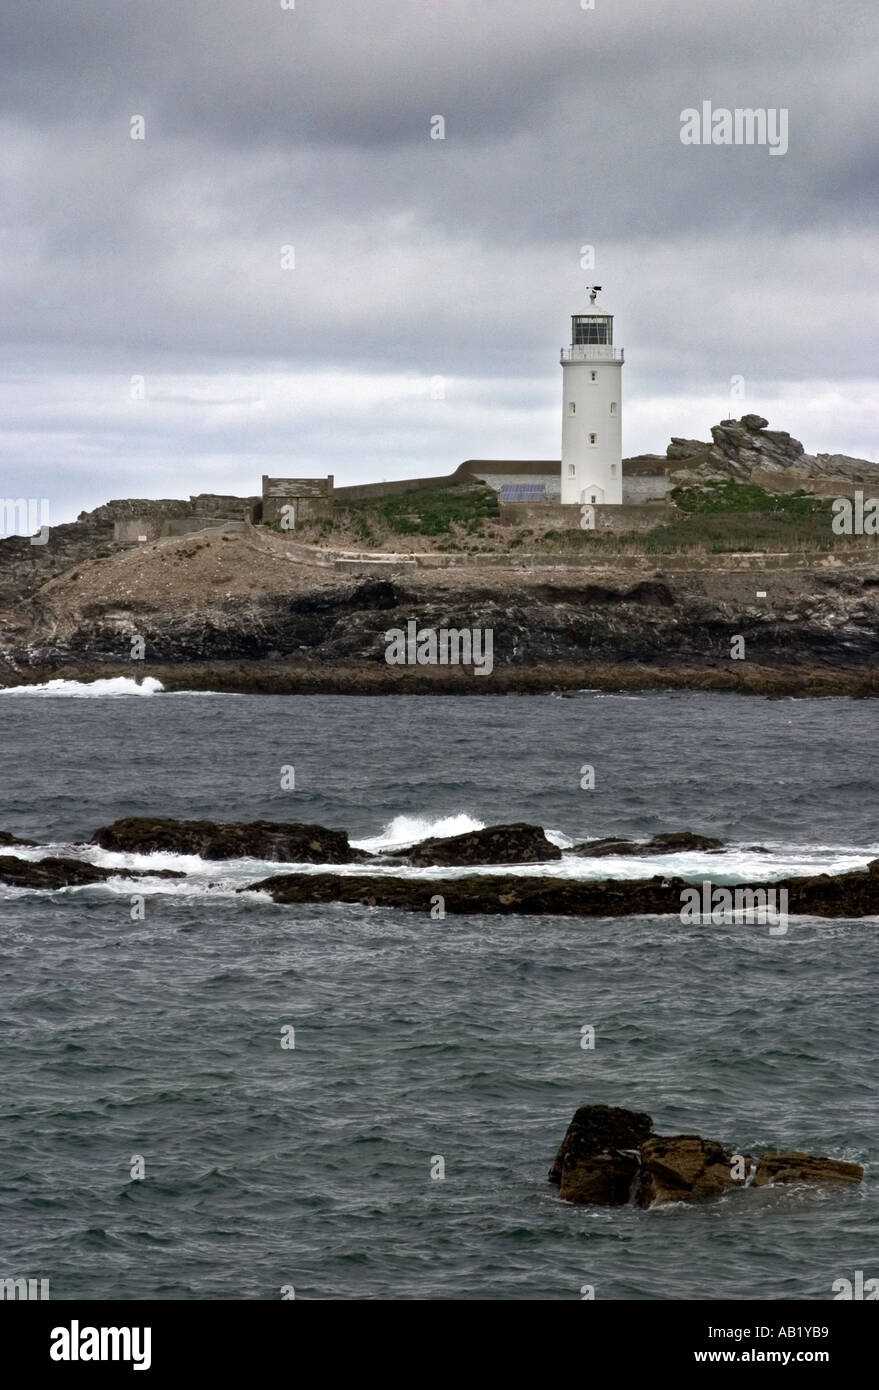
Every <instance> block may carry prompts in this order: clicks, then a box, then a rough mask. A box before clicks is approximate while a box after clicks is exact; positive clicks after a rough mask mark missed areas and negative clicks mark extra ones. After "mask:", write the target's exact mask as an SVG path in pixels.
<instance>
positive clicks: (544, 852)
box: [405, 821, 562, 868]
mask: <svg viewBox="0 0 879 1390" xmlns="http://www.w3.org/2000/svg"><path fill="white" fill-rule="evenodd" d="M561 857H562V852H561V850H560V849H559V848H558V846H557V845H554V844H553V843H552V841H551V840H548V839H547V838H546V835H545V834H544V832H543V828H542V827H541V826H539V825H528V824H526V822H524V821H517V822H516V823H515V824H513V825H489V826H486V828H485V829H484V830H469V831H467V833H466V834H464V835H452V836H449V837H447V838H445V839H431V840H422V841H421V843H420V844H418V845H415V846H414V847H413V848H412V849H411V850H409V851H408V852H407V853H406V855H405V862H406V863H408V864H411V865H413V866H414V867H416V868H426V867H428V866H429V865H431V864H437V865H440V866H446V867H453V866H457V865H467V864H542V863H544V862H545V861H546V860H548V859H561Z"/></svg>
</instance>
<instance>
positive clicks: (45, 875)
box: [0, 854, 186, 892]
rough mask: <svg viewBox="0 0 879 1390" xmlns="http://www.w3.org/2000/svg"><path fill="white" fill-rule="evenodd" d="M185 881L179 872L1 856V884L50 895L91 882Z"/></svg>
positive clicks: (72, 860) (75, 860) (78, 861)
mask: <svg viewBox="0 0 879 1390" xmlns="http://www.w3.org/2000/svg"><path fill="white" fill-rule="evenodd" d="M120 877H123V878H185V877H186V875H185V874H182V873H180V872H179V871H178V870H177V869H160V870H152V871H151V870H135V869H103V868H100V867H99V866H98V865H97V864H86V863H84V861H83V860H81V859H59V858H54V857H52V856H49V857H48V858H46V859H17V858H15V857H14V856H13V855H11V854H4V855H0V883H8V884H10V885H11V886H12V887H15V888H36V889H42V890H44V891H45V890H48V891H50V892H52V891H54V890H56V889H58V888H79V887H81V886H82V885H84V884H89V883H106V881H107V879H108V878H120Z"/></svg>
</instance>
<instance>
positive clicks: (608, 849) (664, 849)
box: [567, 830, 724, 859]
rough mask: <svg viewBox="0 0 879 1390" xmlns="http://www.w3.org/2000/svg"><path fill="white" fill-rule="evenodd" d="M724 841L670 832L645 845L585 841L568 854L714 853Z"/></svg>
mask: <svg viewBox="0 0 879 1390" xmlns="http://www.w3.org/2000/svg"><path fill="white" fill-rule="evenodd" d="M723 847H724V845H723V841H722V840H714V839H712V838H711V836H709V835H695V834H694V833H693V832H692V831H690V830H670V831H667V832H665V833H663V834H662V835H654V836H653V839H652V840H647V841H645V842H643V843H641V842H638V841H635V840H615V839H612V838H611V839H605V840H584V841H583V843H582V844H579V845H574V846H573V848H572V849H570V850H568V851H567V852H568V854H585V855H587V856H588V857H589V858H591V859H600V858H601V857H602V856H605V855H609V854H640V855H647V854H682V853H686V852H687V851H689V850H693V851H699V852H704V853H706V854H710V853H713V852H714V851H716V850H721V849H723Z"/></svg>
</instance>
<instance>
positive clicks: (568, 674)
mask: <svg viewBox="0 0 879 1390" xmlns="http://www.w3.org/2000/svg"><path fill="white" fill-rule="evenodd" d="M741 666H742V668H743V669H737V666H736V663H730V662H727V663H725V664H723V665H721V664H720V663H718V664H717V665H713V666H695V665H690V666H688V665H668V666H659V665H652V666H646V665H641V664H636V663H605V662H600V663H595V664H594V665H583V664H577V665H568V664H559V665H535V666H529V667H515V666H501V667H496V668H495V669H494V670H493V671H492V672H491V674H490V675H474V674H473V673H472V671H468V670H466V669H465V668H463V667H454V668H448V667H445V668H440V667H427V668H425V667H417V668H407V667H399V666H387V665H385V664H384V663H381V664H380V663H378V662H372V663H370V664H368V665H367V664H360V665H351V664H341V663H327V664H323V663H321V664H317V663H316V664H314V665H301V664H293V663H287V662H283V661H265V660H253V661H191V662H168V663H162V662H149V663H138V662H132V661H115V662H100V663H94V662H88V663H85V662H70V663H63V664H61V663H59V664H52V665H37V666H33V667H29V668H28V669H27V670H21V669H18V670H11V669H7V670H6V671H3V672H0V688H6V689H10V688H19V687H22V686H33V685H42V684H45V683H46V682H48V681H52V680H67V681H82V682H90V681H95V680H108V679H110V680H112V679H116V678H119V677H126V678H128V679H135V680H138V681H142V680H143V679H144V677H151V678H152V679H154V680H158V681H160V682H161V683H162V685H163V686H164V687H165V690H166V691H167V692H169V693H175V692H176V693H180V692H183V691H201V692H205V693H207V692H213V693H216V694H227V695H546V694H552V693H554V692H559V693H564V692H568V693H573V692H575V691H578V690H596V691H601V692H607V693H613V692H623V693H627V692H635V691H637V692H640V691H644V692H655V693H660V692H668V691H720V692H724V691H725V692H729V693H732V694H738V695H762V696H764V697H767V698H776V699H780V698H785V697H791V696H795V697H798V698H800V699H813V698H814V699H817V698H822V697H824V698H826V697H831V696H836V697H840V696H846V697H849V698H851V699H868V698H875V697H877V696H879V668H877V667H872V666H870V667H867V668H863V667H861V668H858V669H851V670H839V669H836V670H834V669H828V668H827V667H826V666H787V667H784V666H782V667H778V666H758V665H757V664H756V663H752V662H748V663H741Z"/></svg>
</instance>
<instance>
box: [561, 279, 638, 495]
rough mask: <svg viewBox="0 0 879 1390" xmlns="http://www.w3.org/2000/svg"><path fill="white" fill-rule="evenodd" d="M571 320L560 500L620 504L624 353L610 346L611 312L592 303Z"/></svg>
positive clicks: (565, 354) (565, 352) (594, 291)
mask: <svg viewBox="0 0 879 1390" xmlns="http://www.w3.org/2000/svg"><path fill="white" fill-rule="evenodd" d="M600 289H601V286H600V285H592V286H591V287H590V289H589V304H588V307H587V308H586V310H585V311H584V312H583V313H580V314H573V315H572V318H571V346H570V347H563V348H562V356H561V363H562V479H561V495H562V502H569V503H572V504H573V503H580V504H582V503H587V504H588V503H617V504H620V503H622V500H623V454H622V390H621V388H622V375H623V349H622V348H615V347H614V345H613V314H609V313H607V311H606V310H605V309H602V307H601V305H600V304H598V303H596V297H597V295H598V292H599V290H600Z"/></svg>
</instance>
